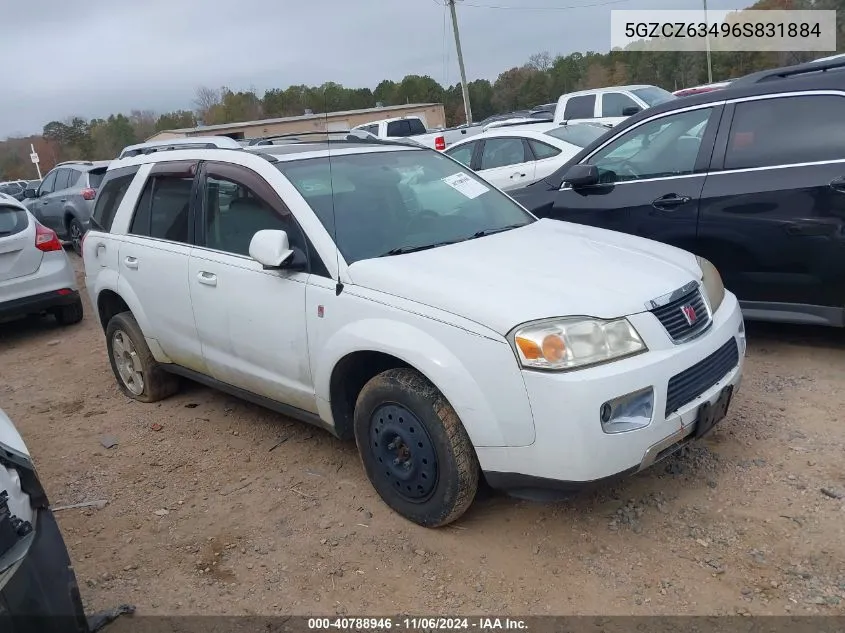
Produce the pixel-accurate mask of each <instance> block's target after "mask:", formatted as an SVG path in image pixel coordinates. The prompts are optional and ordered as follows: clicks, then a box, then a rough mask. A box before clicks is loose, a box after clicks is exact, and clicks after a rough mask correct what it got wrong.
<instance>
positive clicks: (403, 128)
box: [352, 116, 483, 151]
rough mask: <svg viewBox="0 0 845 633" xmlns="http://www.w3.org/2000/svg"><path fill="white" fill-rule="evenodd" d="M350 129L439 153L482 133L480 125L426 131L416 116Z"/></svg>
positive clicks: (370, 123)
mask: <svg viewBox="0 0 845 633" xmlns="http://www.w3.org/2000/svg"><path fill="white" fill-rule="evenodd" d="M352 129H353V130H364V131H365V132H369V133H370V134H372V135H373V136H377V137H378V138H384V139H391V138H405V139H411V140H412V141H416V142H417V143H419V144H420V145H424V146H425V147H431V148H432V149H436V150H440V151H443V150H444V149H446V148H447V147H448V146H449V145H451V144H452V143H457V142H458V141H462V140H463V139H465V138H467V137H468V136H473V135H475V134H480V133H481V132H482V131H483V128H482V126H480V125H463V126H460V127H454V128H448V129H442V130H427V129H426V127H425V121H424V120H423V119H422V118H420V117H418V116H406V117H399V118H395V119H381V120H380V121H370V122H369V123H364V124H363V125H357V126H355V127H354V128H352Z"/></svg>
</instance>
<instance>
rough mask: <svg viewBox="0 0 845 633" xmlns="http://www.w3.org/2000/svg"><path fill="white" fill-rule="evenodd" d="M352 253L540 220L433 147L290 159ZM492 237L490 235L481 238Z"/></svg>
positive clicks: (290, 170) (287, 171)
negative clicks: (329, 157)
mask: <svg viewBox="0 0 845 633" xmlns="http://www.w3.org/2000/svg"><path fill="white" fill-rule="evenodd" d="M276 167H277V168H278V169H279V170H280V171H282V173H284V175H285V176H286V177H287V178H288V180H290V181H291V183H292V184H293V186H294V187H296V189H297V190H298V191H299V193H300V194H301V195H302V196H303V197H304V198H305V200H306V201H307V202H308V204H309V205H310V206H311V208H312V209H313V210H314V213H315V214H316V215H317V217H318V218H319V219H320V221H321V222H322V223H323V226H325V228H326V231H327V232H328V233H329V235H332V236H333V237H334V239H335V242H336V243H337V246H338V249H339V250H340V253H341V254H342V255H343V257H344V259H345V260H346V261H347V262H348V263H350V264H352V263H354V262H356V261H358V260H361V259H367V258H371V257H379V256H382V255H386V254H387V253H388V252H390V251H393V250H394V249H399V248H405V247H411V248H414V247H420V246H429V245H433V244H437V243H441V242H451V241H461V240H465V239H469V238H471V237H472V236H473V235H474V234H475V233H477V232H478V231H487V230H496V229H503V228H504V227H507V226H511V225H513V224H529V223H531V222H534V218H532V217H531V216H530V215H529V214H528V213H526V212H525V211H524V210H523V209H522V208H521V207H519V206H518V205H517V204H516V203H514V202H513V200H511V199H510V198H509V197H508V196H506V195H505V194H503V193H501V192H500V191H498V190H497V189H493V188H491V187H490V186H489V185H487V184H485V183H483V182H481V180H480V179H478V178H477V177H476V176H475V175H474V174H473V173H472V172H471V171H470V170H468V169H466V168H465V167H462V166H461V165H460V164H458V163H456V162H454V161H453V160H450V159H449V158H448V157H446V156H443V155H442V154H440V153H439V152H434V151H428V150H425V151H423V150H404V151H391V152H367V153H363V154H348V155H339V156H333V157H332V159H331V171H330V170H329V163H328V161H327V159H326V158H324V157H321V158H312V159H305V160H298V161H282V162H279V163H277V164H276ZM481 239H485V238H481Z"/></svg>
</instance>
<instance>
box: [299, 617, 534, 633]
mask: <svg viewBox="0 0 845 633" xmlns="http://www.w3.org/2000/svg"><path fill="white" fill-rule="evenodd" d="M308 629H309V630H314V631H320V630H323V631H330V630H340V631H388V630H394V629H395V630H398V631H528V625H527V623H526V621H525V620H523V619H520V618H509V617H471V618H467V617H455V618H449V617H439V616H431V617H383V618H378V617H373V618H366V617H360V618H356V617H334V618H308Z"/></svg>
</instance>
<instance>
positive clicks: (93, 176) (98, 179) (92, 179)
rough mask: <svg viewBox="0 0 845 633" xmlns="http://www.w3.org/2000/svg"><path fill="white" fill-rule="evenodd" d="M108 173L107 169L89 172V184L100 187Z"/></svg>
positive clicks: (96, 187)
mask: <svg viewBox="0 0 845 633" xmlns="http://www.w3.org/2000/svg"><path fill="white" fill-rule="evenodd" d="M105 175H106V170H105V169H97V170H95V171H89V172H88V186H89V187H91V188H92V189H98V188H99V187H100V184H101V183H102V182H103V178H104V177H105Z"/></svg>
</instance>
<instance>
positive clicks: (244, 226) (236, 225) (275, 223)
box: [205, 169, 304, 256]
mask: <svg viewBox="0 0 845 633" xmlns="http://www.w3.org/2000/svg"><path fill="white" fill-rule="evenodd" d="M205 221H206V228H205V246H207V247H208V248H213V249H215V250H218V251H225V252H227V253H234V254H236V255H247V256H248V255H249V244H250V242H251V241H252V238H253V236H254V235H255V234H256V233H257V232H258V231H262V230H264V229H275V230H278V231H286V232H287V234H288V241H289V243H290V245H291V246H298V247H299V248H301V249H302V248H303V247H304V245H303V244H302V243H301V239H299V238H300V234H299V229H298V227H297V226H296V223H295V222H294V221H293V218H292V217H291V215H290V213H287V214H286V215H285V216H282V215H281V214H279V213H278V212H277V211H276V210H275V209H274V208H273V206H272V205H271V204H270V203H268V202H267V201H266V200H264V199H263V198H262V197H261V196H259V195H258V194H257V193H256V192H255V191H253V190H252V189H251V188H250V187H248V186H247V185H245V184H243V183H241V182H237V181H236V180H234V179H233V178H231V177H223V176H220V175H219V174H215V173H214V170H213V169H211V170H209V175H208V176H207V177H206V189H205Z"/></svg>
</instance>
